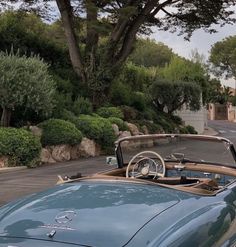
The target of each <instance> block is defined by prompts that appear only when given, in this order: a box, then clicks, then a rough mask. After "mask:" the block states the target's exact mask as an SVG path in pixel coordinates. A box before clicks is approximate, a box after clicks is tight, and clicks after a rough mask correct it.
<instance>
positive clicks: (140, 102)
mask: <svg viewBox="0 0 236 247" xmlns="http://www.w3.org/2000/svg"><path fill="white" fill-rule="evenodd" d="M131 106H133V107H134V108H135V109H137V110H138V111H144V110H145V108H146V99H145V95H144V93H142V92H134V93H132V94H131Z"/></svg>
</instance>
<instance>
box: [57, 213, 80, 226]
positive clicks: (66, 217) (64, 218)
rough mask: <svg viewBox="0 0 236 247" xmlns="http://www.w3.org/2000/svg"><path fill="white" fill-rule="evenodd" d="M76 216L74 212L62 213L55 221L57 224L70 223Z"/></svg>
mask: <svg viewBox="0 0 236 247" xmlns="http://www.w3.org/2000/svg"><path fill="white" fill-rule="evenodd" d="M75 216H76V212H75V211H72V210H70V211H64V212H61V213H59V214H58V215H57V216H56V217H55V221H56V222H57V223H59V224H66V223H68V222H70V221H72V220H73V219H74V217H75Z"/></svg>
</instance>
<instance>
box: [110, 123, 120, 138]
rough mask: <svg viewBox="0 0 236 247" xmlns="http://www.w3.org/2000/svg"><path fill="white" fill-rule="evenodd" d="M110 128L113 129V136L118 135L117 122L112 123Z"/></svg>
mask: <svg viewBox="0 0 236 247" xmlns="http://www.w3.org/2000/svg"><path fill="white" fill-rule="evenodd" d="M112 129H113V130H114V134H115V136H118V135H119V133H120V132H119V127H118V125H117V124H112Z"/></svg>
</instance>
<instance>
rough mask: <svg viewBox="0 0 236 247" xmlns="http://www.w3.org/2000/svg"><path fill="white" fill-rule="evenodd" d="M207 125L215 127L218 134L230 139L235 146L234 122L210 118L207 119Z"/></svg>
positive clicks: (235, 127) (235, 128)
mask: <svg viewBox="0 0 236 247" xmlns="http://www.w3.org/2000/svg"><path fill="white" fill-rule="evenodd" d="M208 126H209V127H211V128H213V129H215V130H216V131H217V132H218V133H219V134H218V135H219V136H222V137H225V138H227V139H229V140H231V141H232V142H233V143H234V146H235V147H236V123H233V122H229V121H226V120H212V121H208Z"/></svg>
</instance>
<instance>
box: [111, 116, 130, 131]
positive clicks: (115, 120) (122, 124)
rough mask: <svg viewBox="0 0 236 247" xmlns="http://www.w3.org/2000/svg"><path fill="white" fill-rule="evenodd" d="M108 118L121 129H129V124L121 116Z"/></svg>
mask: <svg viewBox="0 0 236 247" xmlns="http://www.w3.org/2000/svg"><path fill="white" fill-rule="evenodd" d="M108 120H109V121H110V123H112V124H116V125H117V126H118V127H119V130H121V131H125V130H129V128H128V125H127V124H126V123H125V122H124V121H123V120H122V119H120V118H117V117H109V118H108Z"/></svg>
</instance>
